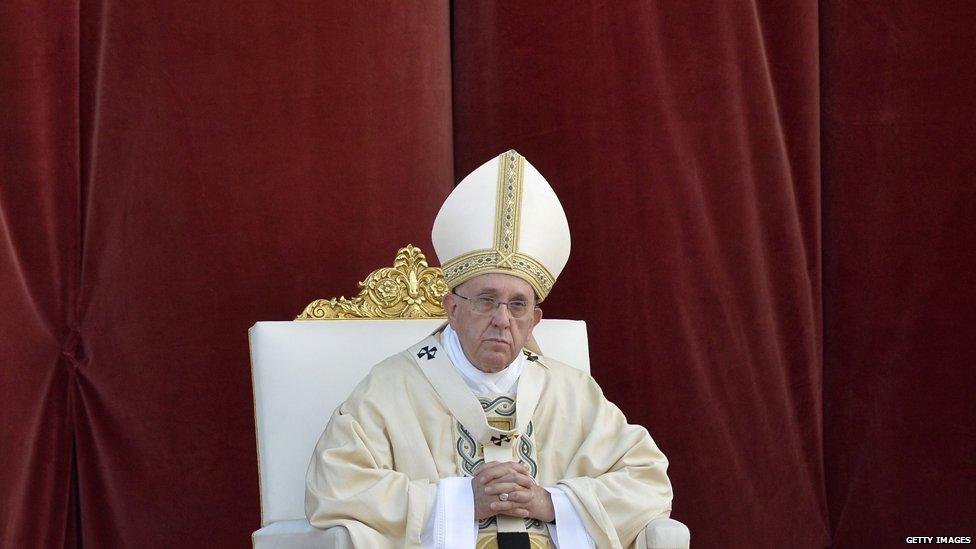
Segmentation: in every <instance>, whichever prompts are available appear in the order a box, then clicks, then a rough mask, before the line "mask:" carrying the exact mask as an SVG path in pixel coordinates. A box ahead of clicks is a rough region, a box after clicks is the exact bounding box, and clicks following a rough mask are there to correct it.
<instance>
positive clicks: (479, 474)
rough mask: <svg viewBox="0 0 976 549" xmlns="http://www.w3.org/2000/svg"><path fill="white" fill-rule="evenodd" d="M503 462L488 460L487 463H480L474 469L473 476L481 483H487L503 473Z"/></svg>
mask: <svg viewBox="0 0 976 549" xmlns="http://www.w3.org/2000/svg"><path fill="white" fill-rule="evenodd" d="M504 465H505V464H504V463H503V462H500V461H489V462H487V463H482V464H481V465H479V466H478V468H477V469H475V470H474V477H475V478H476V479H478V482H480V483H481V484H488V483H489V482H491V481H492V480H494V479H495V478H498V477H499V476H502V475H504V474H505V471H506V469H503V467H504Z"/></svg>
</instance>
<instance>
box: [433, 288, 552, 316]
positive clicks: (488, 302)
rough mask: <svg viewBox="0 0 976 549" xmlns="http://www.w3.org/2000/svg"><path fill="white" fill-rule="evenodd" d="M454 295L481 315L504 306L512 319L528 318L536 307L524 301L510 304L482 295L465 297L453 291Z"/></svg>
mask: <svg viewBox="0 0 976 549" xmlns="http://www.w3.org/2000/svg"><path fill="white" fill-rule="evenodd" d="M451 293H452V294H454V295H456V296H458V297H460V298H461V299H463V300H465V301H468V302H470V303H471V310H472V311H474V312H475V313H477V314H479V315H490V314H494V312H495V311H496V310H497V309H498V308H499V307H501V306H502V305H504V306H506V307H508V314H509V315H510V316H511V317H512V318H517V319H521V318H525V317H526V316H528V314H529V312H531V311H532V309H535V305H529V303H528V302H526V301H525V300H522V299H515V300H512V301H509V302H505V301H499V300H497V299H495V298H493V297H491V296H487V295H481V296H478V297H473V298H472V297H464V296H463V295H461V294H459V293H457V292H455V291H451Z"/></svg>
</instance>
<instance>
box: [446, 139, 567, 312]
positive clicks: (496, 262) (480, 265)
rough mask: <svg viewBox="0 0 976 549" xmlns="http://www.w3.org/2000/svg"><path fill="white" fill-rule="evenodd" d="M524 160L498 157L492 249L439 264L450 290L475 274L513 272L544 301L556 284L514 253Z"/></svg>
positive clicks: (515, 156)
mask: <svg viewBox="0 0 976 549" xmlns="http://www.w3.org/2000/svg"><path fill="white" fill-rule="evenodd" d="M524 177H525V158H523V157H522V155H520V154H519V153H517V152H515V151H514V150H510V151H508V152H506V153H503V154H501V155H499V157H498V183H497V193H496V196H495V224H494V225H495V226H494V233H493V238H492V248H491V249H482V250H475V251H473V252H468V253H466V254H462V255H459V256H458V257H455V258H454V259H451V260H450V261H447V262H445V263H444V264H443V266H442V269H443V271H444V279H445V280H446V281H447V284H448V285H449V286H451V287H452V288H453V287H455V286H457V285H459V284H461V283H463V282H465V281H467V280H470V279H471V278H474V277H475V276H477V275H479V274H484V273H488V272H504V271H515V273H513V274H515V275H516V276H518V277H519V278H523V279H525V280H526V281H527V282H528V283H529V284H530V285H531V286H532V289H533V290H535V292H536V293H537V294H538V295H539V298H540V299H544V298H545V297H546V295H548V294H549V290H551V289H552V285H553V284H554V283H555V282H556V277H554V276H552V273H550V272H549V269H547V268H546V267H545V266H544V265H543V264H542V263H540V262H539V261H537V260H536V259H534V258H532V257H529V256H528V255H526V254H523V253H521V252H519V251H518V238H519V226H520V224H521V218H522V191H523V181H524Z"/></svg>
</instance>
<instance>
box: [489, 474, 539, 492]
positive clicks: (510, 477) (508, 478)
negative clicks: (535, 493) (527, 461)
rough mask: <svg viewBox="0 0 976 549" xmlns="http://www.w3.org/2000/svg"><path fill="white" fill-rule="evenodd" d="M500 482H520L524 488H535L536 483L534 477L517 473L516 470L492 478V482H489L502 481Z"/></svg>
mask: <svg viewBox="0 0 976 549" xmlns="http://www.w3.org/2000/svg"><path fill="white" fill-rule="evenodd" d="M500 482H501V483H513V484H518V485H519V486H522V487H523V488H527V489H529V490H531V489H532V488H534V487H535V485H536V482H535V479H534V478H532V477H530V476H529V475H524V474H522V473H515V472H512V473H508V474H506V475H503V476H500V477H498V478H496V479H494V480H492V481H491V482H489V484H494V483H500Z"/></svg>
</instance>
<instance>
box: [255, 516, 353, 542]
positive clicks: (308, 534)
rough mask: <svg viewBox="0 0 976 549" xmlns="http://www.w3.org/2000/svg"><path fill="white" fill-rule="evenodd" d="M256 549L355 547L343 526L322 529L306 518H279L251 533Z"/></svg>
mask: <svg viewBox="0 0 976 549" xmlns="http://www.w3.org/2000/svg"><path fill="white" fill-rule="evenodd" d="M251 542H252V543H253V545H254V549H353V546H352V539H350V537H349V531H348V530H346V529H345V528H343V527H342V526H333V527H332V528H326V529H324V530H323V529H320V528H316V527H314V526H312V525H311V524H309V523H308V521H307V520H305V519H297V520H279V521H277V522H272V523H271V524H269V525H267V526H265V527H264V528H261V529H260V530H258V531H256V532H254V533H253V534H251Z"/></svg>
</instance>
